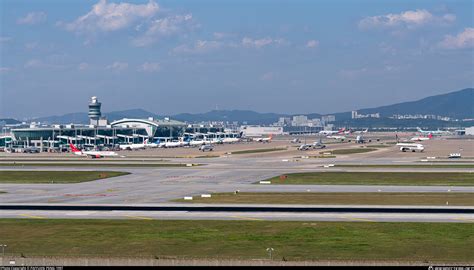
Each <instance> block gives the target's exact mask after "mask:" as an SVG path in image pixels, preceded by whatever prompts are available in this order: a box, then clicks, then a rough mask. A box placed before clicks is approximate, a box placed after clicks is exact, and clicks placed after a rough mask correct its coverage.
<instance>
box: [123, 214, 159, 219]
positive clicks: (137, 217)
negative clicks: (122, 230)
mask: <svg viewBox="0 0 474 270" xmlns="http://www.w3.org/2000/svg"><path fill="white" fill-rule="evenodd" d="M124 217H129V218H135V219H145V220H153V218H150V217H141V216H129V215H124Z"/></svg>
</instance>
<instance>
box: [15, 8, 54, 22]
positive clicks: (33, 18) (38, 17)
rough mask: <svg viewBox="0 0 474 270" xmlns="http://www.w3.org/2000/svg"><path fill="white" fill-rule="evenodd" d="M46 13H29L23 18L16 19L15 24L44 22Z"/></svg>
mask: <svg viewBox="0 0 474 270" xmlns="http://www.w3.org/2000/svg"><path fill="white" fill-rule="evenodd" d="M46 18H47V16H46V13H44V12H42V11H39V12H30V13H28V14H26V16H25V17H21V18H18V20H17V21H16V23H17V24H30V25H33V24H38V23H42V22H45V21H46Z"/></svg>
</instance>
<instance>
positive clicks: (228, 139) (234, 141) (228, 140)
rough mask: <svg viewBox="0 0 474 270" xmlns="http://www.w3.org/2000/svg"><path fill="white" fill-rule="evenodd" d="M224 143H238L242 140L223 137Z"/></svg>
mask: <svg viewBox="0 0 474 270" xmlns="http://www.w3.org/2000/svg"><path fill="white" fill-rule="evenodd" d="M222 142H223V143H236V142H240V138H224V139H222Z"/></svg>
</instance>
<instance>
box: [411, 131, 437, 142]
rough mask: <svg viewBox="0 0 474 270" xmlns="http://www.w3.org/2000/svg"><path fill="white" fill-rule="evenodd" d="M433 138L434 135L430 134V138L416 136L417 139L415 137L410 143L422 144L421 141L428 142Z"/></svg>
mask: <svg viewBox="0 0 474 270" xmlns="http://www.w3.org/2000/svg"><path fill="white" fill-rule="evenodd" d="M431 138H433V135H432V134H431V133H430V134H429V135H428V137H425V136H416V137H413V138H411V139H410V141H417V142H421V141H427V140H429V139H431Z"/></svg>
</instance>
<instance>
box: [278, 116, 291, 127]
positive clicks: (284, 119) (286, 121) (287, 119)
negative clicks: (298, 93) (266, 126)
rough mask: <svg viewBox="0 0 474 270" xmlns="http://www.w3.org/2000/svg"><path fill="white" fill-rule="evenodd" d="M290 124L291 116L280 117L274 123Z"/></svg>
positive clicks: (280, 124)
mask: <svg viewBox="0 0 474 270" xmlns="http://www.w3.org/2000/svg"><path fill="white" fill-rule="evenodd" d="M290 124H291V118H290V117H280V118H279V119H278V122H277V123H276V126H280V127H283V126H287V125H290Z"/></svg>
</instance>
